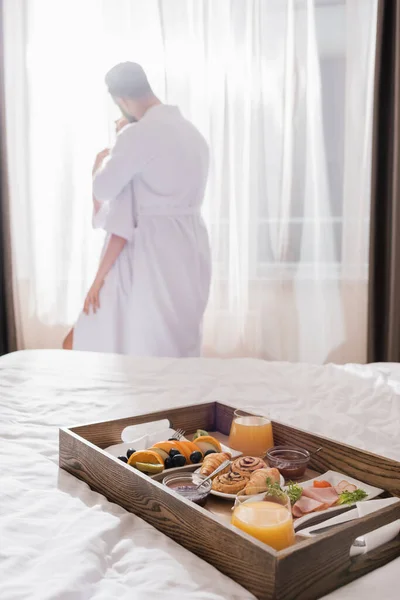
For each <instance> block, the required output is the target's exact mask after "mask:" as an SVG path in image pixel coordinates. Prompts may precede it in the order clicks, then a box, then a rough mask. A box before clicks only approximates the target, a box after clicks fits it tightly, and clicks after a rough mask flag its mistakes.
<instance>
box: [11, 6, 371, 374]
mask: <svg viewBox="0 0 400 600" xmlns="http://www.w3.org/2000/svg"><path fill="white" fill-rule="evenodd" d="M376 10H377V0H342V1H338V0H160V1H157V0H119V1H118V2H115V1H113V0H85V1H84V2H82V1H81V0H68V2H67V1H64V0H29V2H27V1H24V0H5V30H6V40H5V41H6V49H5V50H6V52H5V60H6V84H7V85H6V90H7V98H6V114H7V142H8V154H9V164H10V188H11V199H12V209H13V210H12V224H13V251H14V259H15V281H14V287H15V296H16V309H17V314H18V333H19V345H20V347H59V345H60V341H61V337H62V335H63V333H64V331H65V330H66V328H67V327H68V326H70V325H72V324H73V322H74V320H75V319H76V316H77V314H78V311H79V310H80V308H81V305H82V301H83V297H84V294H85V291H86V290H87V288H88V285H89V283H90V282H91V278H92V276H93V274H94V272H95V269H96V266H97V261H98V255H99V249H100V246H101V243H102V238H101V236H100V235H99V234H95V233H93V232H92V231H91V229H90V212H91V189H90V184H91V166H92V162H93V158H94V155H95V154H96V152H97V151H99V150H100V149H102V148H103V147H105V146H108V145H109V144H110V143H112V140H113V119H114V118H115V117H116V116H117V115H116V112H115V108H114V107H113V105H112V103H111V101H110V99H109V98H108V97H107V94H106V91H105V89H104V83H103V80H104V74H105V72H106V71H107V69H108V68H109V67H111V66H112V65H113V64H114V63H116V62H119V61H122V60H134V61H137V62H140V63H141V64H142V65H143V66H144V68H145V69H146V71H147V72H148V75H149V79H150V81H151V83H152V85H153V87H154V89H155V92H156V93H157V94H158V95H159V96H160V97H161V99H162V100H165V101H166V102H168V103H172V104H178V105H179V106H180V108H181V110H182V112H183V113H184V114H185V115H186V116H187V117H188V118H189V119H191V120H192V121H193V122H194V123H195V124H196V125H197V126H198V127H199V129H200V130H201V131H202V132H203V134H204V135H205V136H206V138H207V139H208V141H209V143H210V146H211V151H212V165H211V173H210V179H209V185H208V189H207V197H206V203H205V209H204V216H205V219H206V221H207V223H208V226H209V230H210V236H211V242H212V249H213V258H214V275H213V286H212V293H211V298H210V304H209V308H208V311H207V315H206V321H205V330H204V334H205V353H206V354H209V355H221V356H232V355H236V356H238V355H239V356H240V355H247V356H249V355H251V356H259V357H263V358H267V359H274V360H296V361H297V360H298V361H307V362H317V363H322V362H325V361H328V360H335V361H337V362H345V361H353V362H356V361H359V362H363V361H364V359H365V354H366V303H367V277H368V219H369V195H370V191H369V178H370V145H371V111H372V87H373V74H374V54H375V27H376Z"/></svg>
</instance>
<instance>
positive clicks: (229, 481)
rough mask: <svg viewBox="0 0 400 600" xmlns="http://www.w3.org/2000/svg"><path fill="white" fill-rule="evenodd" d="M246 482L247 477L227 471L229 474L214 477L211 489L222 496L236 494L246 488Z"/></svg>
mask: <svg viewBox="0 0 400 600" xmlns="http://www.w3.org/2000/svg"><path fill="white" fill-rule="evenodd" d="M248 481H249V477H248V475H242V474H241V473H235V471H229V473H223V474H221V475H217V476H216V478H215V479H214V481H213V483H212V489H213V490H215V491H216V492H222V493H223V494H237V493H238V492H241V491H242V490H243V489H244V488H245V487H246V485H247V483H248Z"/></svg>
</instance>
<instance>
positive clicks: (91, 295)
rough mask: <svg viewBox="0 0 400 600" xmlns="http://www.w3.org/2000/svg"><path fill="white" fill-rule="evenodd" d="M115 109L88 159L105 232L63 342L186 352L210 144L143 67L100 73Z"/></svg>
mask: <svg viewBox="0 0 400 600" xmlns="http://www.w3.org/2000/svg"><path fill="white" fill-rule="evenodd" d="M106 84H107V87H108V91H109V93H110V94H111V96H112V97H113V99H114V101H115V102H116V103H117V105H118V106H119V108H120V110H121V113H122V115H123V118H122V119H121V120H120V121H119V122H118V123H117V129H118V130H119V131H118V134H117V139H116V143H115V145H114V147H113V148H112V149H111V150H110V151H108V150H105V151H103V152H100V154H98V156H97V157H96V161H95V164H94V167H93V225H94V227H101V228H102V229H104V230H105V231H106V232H107V238H106V240H105V244H104V248H103V252H102V256H101V260H100V265H99V268H98V271H97V275H96V277H95V280H94V282H93V284H92V286H91V288H90V290H89V292H88V294H87V297H86V300H85V304H84V310H83V312H82V314H81V315H80V316H79V318H78V321H77V323H76V325H75V327H74V329H73V330H72V331H71V332H70V333H69V334H68V336H67V337H66V339H65V340H64V344H63V347H64V348H66V349H71V348H73V349H74V350H89V351H95V352H113V353H118V354H130V355H133V356H143V357H145V356H159V357H195V356H199V355H200V352H201V337H202V336H201V328H202V320H203V315H204V311H205V308H206V305H207V301H208V295H209V288H210V279H211V258H210V249H209V240H208V234H207V230H206V227H205V225H204V222H203V219H202V217H201V213H200V210H201V205H202V202H203V198H204V191H205V187H206V182H207V175H208V166H209V151H208V146H207V143H206V141H205V140H204V138H203V137H202V135H201V134H200V133H199V131H198V130H197V129H196V128H195V127H194V126H193V125H192V124H191V123H190V122H189V121H187V120H186V119H184V117H183V116H182V114H181V113H180V111H179V109H178V108H177V107H175V106H168V105H165V104H162V103H161V102H160V101H159V100H158V98H157V97H156V96H155V95H154V93H153V91H152V89H151V87H150V85H149V82H148V80H147V77H146V75H145V73H144V71H143V69H142V68H141V67H140V66H139V65H137V64H135V63H129V62H128V63H122V64H119V65H117V66H116V67H114V68H113V69H111V71H109V73H108V74H107V75H106Z"/></svg>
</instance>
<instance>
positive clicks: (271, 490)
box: [267, 477, 285, 498]
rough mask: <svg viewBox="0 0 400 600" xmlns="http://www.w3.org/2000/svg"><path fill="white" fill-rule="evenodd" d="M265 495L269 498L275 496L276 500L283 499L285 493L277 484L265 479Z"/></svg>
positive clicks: (268, 478) (269, 478)
mask: <svg viewBox="0 0 400 600" xmlns="http://www.w3.org/2000/svg"><path fill="white" fill-rule="evenodd" d="M267 487H268V489H267V493H268V494H269V495H270V496H275V497H276V498H282V497H285V492H284V491H283V489H282V488H281V486H280V485H279V483H273V481H272V479H271V477H267Z"/></svg>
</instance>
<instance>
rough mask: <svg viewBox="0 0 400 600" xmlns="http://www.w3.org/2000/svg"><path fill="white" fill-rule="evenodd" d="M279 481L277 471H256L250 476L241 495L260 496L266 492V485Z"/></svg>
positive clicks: (279, 477)
mask: <svg viewBox="0 0 400 600" xmlns="http://www.w3.org/2000/svg"><path fill="white" fill-rule="evenodd" d="M280 480H281V476H280V474H279V471H278V469H257V471H253V473H252V474H251V476H250V480H249V482H248V483H247V485H246V487H245V488H244V490H243V494H245V495H246V496H252V495H254V494H261V492H266V491H267V488H268V483H279V482H280Z"/></svg>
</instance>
